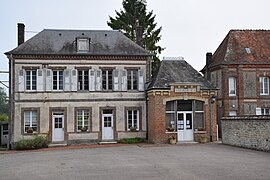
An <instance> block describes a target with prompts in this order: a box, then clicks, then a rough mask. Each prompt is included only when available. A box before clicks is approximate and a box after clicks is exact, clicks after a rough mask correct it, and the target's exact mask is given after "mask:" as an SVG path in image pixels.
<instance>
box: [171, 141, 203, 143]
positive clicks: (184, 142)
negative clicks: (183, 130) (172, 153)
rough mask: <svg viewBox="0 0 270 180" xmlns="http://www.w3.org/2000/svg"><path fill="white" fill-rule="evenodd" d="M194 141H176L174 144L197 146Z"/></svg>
mask: <svg viewBox="0 0 270 180" xmlns="http://www.w3.org/2000/svg"><path fill="white" fill-rule="evenodd" d="M197 143H198V142H195V141H178V142H177V143H176V144H197Z"/></svg>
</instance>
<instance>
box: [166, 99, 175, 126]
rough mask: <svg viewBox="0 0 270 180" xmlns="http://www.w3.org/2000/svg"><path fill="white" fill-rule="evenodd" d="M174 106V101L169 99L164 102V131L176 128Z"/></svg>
mask: <svg viewBox="0 0 270 180" xmlns="http://www.w3.org/2000/svg"><path fill="white" fill-rule="evenodd" d="M175 106H176V102H175V101H169V102H167V103H166V131H175V130H176V117H175V116H176V113H175Z"/></svg>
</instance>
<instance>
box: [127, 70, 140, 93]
mask: <svg viewBox="0 0 270 180" xmlns="http://www.w3.org/2000/svg"><path fill="white" fill-rule="evenodd" d="M127 89H128V90H138V70H128V71H127Z"/></svg>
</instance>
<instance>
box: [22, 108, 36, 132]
mask: <svg viewBox="0 0 270 180" xmlns="http://www.w3.org/2000/svg"><path fill="white" fill-rule="evenodd" d="M32 132H37V111H24V133H32Z"/></svg>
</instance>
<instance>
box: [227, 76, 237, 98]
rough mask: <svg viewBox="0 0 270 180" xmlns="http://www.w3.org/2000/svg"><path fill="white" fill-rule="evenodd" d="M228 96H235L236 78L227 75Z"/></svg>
mask: <svg viewBox="0 0 270 180" xmlns="http://www.w3.org/2000/svg"><path fill="white" fill-rule="evenodd" d="M229 96H236V78H235V77H229Z"/></svg>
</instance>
